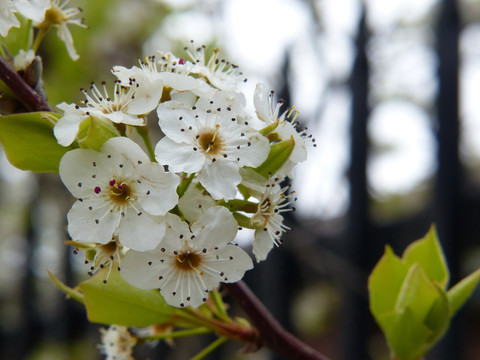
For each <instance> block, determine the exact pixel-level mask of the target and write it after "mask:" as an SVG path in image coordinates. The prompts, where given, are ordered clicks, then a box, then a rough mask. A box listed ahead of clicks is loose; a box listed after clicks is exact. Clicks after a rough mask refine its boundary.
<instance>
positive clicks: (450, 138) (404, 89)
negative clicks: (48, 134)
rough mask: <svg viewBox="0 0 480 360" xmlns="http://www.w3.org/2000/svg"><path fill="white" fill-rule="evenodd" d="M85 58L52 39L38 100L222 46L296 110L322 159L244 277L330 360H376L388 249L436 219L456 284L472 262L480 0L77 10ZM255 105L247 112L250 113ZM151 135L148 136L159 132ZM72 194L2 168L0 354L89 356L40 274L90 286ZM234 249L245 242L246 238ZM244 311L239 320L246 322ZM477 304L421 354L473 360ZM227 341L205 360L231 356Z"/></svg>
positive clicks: (234, 0)
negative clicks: (70, 242) (276, 242)
mask: <svg viewBox="0 0 480 360" xmlns="http://www.w3.org/2000/svg"><path fill="white" fill-rule="evenodd" d="M69 5H70V6H80V7H82V8H83V10H84V17H85V23H86V24H87V25H88V26H89V29H88V30H84V29H76V28H73V29H72V33H73V38H74V42H75V46H76V48H77V51H78V53H79V54H80V60H78V61H77V62H72V61H71V60H70V58H69V57H68V55H67V53H66V51H65V48H64V44H63V43H61V42H60V41H59V40H58V39H57V37H55V36H53V34H49V36H48V37H47V39H46V42H45V43H43V44H42V48H41V55H42V56H43V62H44V73H45V76H44V82H45V88H46V91H47V94H48V96H49V103H50V104H51V105H56V104H58V103H60V102H62V101H66V102H67V103H72V102H78V101H79V100H80V99H81V98H82V94H81V92H80V91H79V89H80V88H81V87H88V86H89V84H90V82H91V81H96V82H99V81H101V80H106V81H107V82H108V81H113V79H114V78H113V76H112V75H111V74H110V69H111V67H112V66H114V65H124V66H126V67H131V66H133V65H137V64H138V58H140V57H143V56H146V55H152V54H155V52H156V51H157V50H161V51H171V52H174V53H175V54H176V55H178V56H184V53H183V52H182V49H183V48H184V46H186V45H188V44H189V41H190V40H194V41H195V43H196V44H197V45H200V44H206V45H208V46H211V47H219V48H220V49H221V54H222V55H223V57H224V58H226V59H228V60H230V61H231V62H233V63H235V64H237V65H239V67H240V68H241V70H242V71H243V73H244V74H245V75H246V76H247V77H248V82H247V83H246V84H245V85H244V90H245V91H246V92H247V94H248V97H249V100H248V101H250V104H252V103H253V100H252V96H253V90H254V88H255V85H256V83H257V82H259V81H262V82H266V83H267V84H268V85H269V86H270V87H272V88H274V89H276V94H277V95H278V97H279V98H282V99H284V100H286V102H287V103H288V104H290V105H295V107H296V109H298V110H300V115H299V118H298V120H299V122H300V124H301V126H302V127H305V126H308V128H309V130H308V131H309V132H310V133H311V134H313V136H314V137H315V138H316V143H317V147H316V148H313V147H309V159H308V161H307V162H305V163H303V164H300V165H299V166H298V167H297V170H296V173H295V178H294V179H293V180H292V184H293V188H294V189H295V191H296V192H297V197H298V201H297V202H296V204H295V207H296V210H297V211H296V212H294V213H290V215H289V216H288V219H287V221H288V225H289V226H290V227H292V228H293V231H291V232H289V233H288V234H287V235H286V236H285V237H284V242H285V244H284V246H283V247H282V248H280V249H274V250H273V251H272V252H271V253H270V255H269V258H268V260H267V261H265V262H262V263H260V264H258V266H256V267H255V269H254V270H252V271H250V272H248V273H247V275H246V278H245V281H246V282H247V283H248V284H249V285H250V286H251V288H252V289H253V290H254V291H255V292H256V294H257V295H258V296H259V297H260V299H261V300H262V301H263V302H264V303H265V304H266V306H267V307H268V308H269V309H270V310H271V311H272V313H273V314H274V316H276V317H277V319H278V320H279V321H280V322H281V323H282V324H283V325H284V326H285V327H286V328H287V329H289V330H290V331H292V332H293V333H295V334H296V335H297V336H299V337H300V338H301V339H303V340H305V341H306V342H308V343H309V344H311V345H312V346H313V347H315V348H317V349H319V350H320V351H321V352H323V353H324V354H326V355H328V356H329V357H331V358H332V359H342V360H352V359H355V360H366V359H372V360H386V359H388V352H387V348H386V345H385V340H384V338H383V335H382V334H381V333H380V332H379V329H378V327H377V325H376V324H375V322H374V320H373V318H372V316H371V315H370V313H369V309H368V294H367V277H368V274H369V273H370V272H371V270H372V268H373V266H374V265H375V263H376V262H377V261H378V260H379V259H380V257H381V255H382V254H383V251H384V247H385V245H386V244H390V245H391V246H392V247H393V248H394V250H395V252H396V253H397V254H401V252H403V250H404V249H405V247H406V246H407V245H408V244H409V243H410V242H412V241H414V240H416V239H418V238H420V237H422V236H423V235H424V234H425V233H426V232H427V230H428V228H429V227H430V225H431V224H432V223H436V224H437V227H438V232H439V236H440V240H441V242H442V246H443V247H444V250H445V252H446V254H447V261H448V264H449V267H450V270H451V279H452V280H451V283H456V282H457V281H458V280H459V279H460V278H461V277H463V276H465V275H466V274H468V273H470V272H472V271H473V270H474V269H476V268H478V267H479V266H480V99H479V94H480V1H478V0H461V1H454V0H389V1H383V0H365V1H360V0H260V1H259V0H256V1H254V0H223V1H221V0H198V1H194V0H170V1H166V0H165V1H162V0H137V1H129V0H101V1H97V0H78V1H73V0H72V1H71V2H70V4H69ZM250 106H253V105H250ZM153 125H155V124H153ZM73 201H74V199H73V197H71V196H70V195H69V194H68V192H67V191H66V190H65V189H64V188H63V185H62V184H61V183H60V182H59V180H58V176H57V175H56V174H42V175H34V174H32V173H29V172H21V171H19V170H16V169H14V168H12V167H11V166H10V165H9V164H8V162H7V160H6V159H5V158H4V156H3V155H2V157H1V159H0V239H1V241H0V318H1V319H2V320H1V321H0V359H8V360H10V359H12V360H16V359H28V360H39V359H42V360H43V359H48V360H50V359H53V360H55V359H59V360H60V359H100V358H101V357H100V355H98V353H97V349H96V344H97V343H98V342H99V333H98V328H99V326H97V325H94V324H88V323H87V321H86V316H85V311H84V310H83V308H82V307H81V306H79V305H78V304H76V303H73V301H67V300H66V299H65V297H64V295H63V294H62V293H61V292H60V291H59V290H57V289H56V288H55V287H54V285H53V284H52V283H51V282H50V280H49V278H48V276H47V270H49V271H51V272H52V273H54V274H55V275H57V276H58V277H60V278H61V279H62V280H63V281H65V282H66V283H67V284H69V285H71V286H73V285H75V284H77V283H78V282H79V281H81V280H82V279H85V278H86V272H87V269H86V268H85V267H84V265H83V259H82V258H81V256H74V255H72V249H71V248H68V247H67V246H65V245H64V241H65V240H66V239H67V234H66V212H67V211H68V209H69V208H70V206H71V204H72V203H73ZM239 240H240V241H241V242H242V243H248V242H249V241H251V234H249V233H247V232H244V233H242V237H241V238H240V239H239ZM239 314H241V313H239ZM211 340H212V339H211V338H209V337H199V338H196V339H192V340H189V339H186V340H179V341H176V346H175V347H174V348H170V347H169V346H167V345H166V344H164V343H159V344H157V345H155V346H143V347H141V348H139V349H137V353H136V355H137V357H136V358H138V359H152V360H154V359H169V360H170V359H172V360H174V359H187V358H188V357H189V356H192V355H194V354H195V353H196V352H198V351H200V350H201V349H202V346H205V345H207V344H208V343H209V342H210V341H211ZM479 340H480V293H479V291H478V289H477V292H476V293H475V295H474V297H473V298H472V299H471V300H470V301H469V302H468V303H467V305H466V306H465V307H464V308H463V309H462V310H461V311H460V313H459V314H458V315H457V316H456V317H455V320H454V321H453V323H452V326H451V328H450V331H449V333H448V335H447V336H446V337H445V338H444V339H443V340H442V341H441V342H440V343H439V345H438V346H437V347H436V348H435V349H434V350H433V351H432V352H431V353H430V354H429V355H428V356H427V357H426V359H427V360H447V359H448V360H452V359H458V360H463V359H465V360H475V359H477V360H478V359H480V355H479V354H480V341H479ZM240 350H241V349H240V346H239V345H238V344H234V343H228V344H227V345H226V346H223V347H222V348H220V349H219V350H217V351H216V352H215V353H214V354H212V355H211V356H210V357H209V358H208V359H212V360H213V359H246V360H271V359H272V360H273V359H282V357H280V356H278V355H275V354H271V353H270V352H269V351H267V350H261V351H259V352H257V353H254V354H247V355H239V351H240Z"/></svg>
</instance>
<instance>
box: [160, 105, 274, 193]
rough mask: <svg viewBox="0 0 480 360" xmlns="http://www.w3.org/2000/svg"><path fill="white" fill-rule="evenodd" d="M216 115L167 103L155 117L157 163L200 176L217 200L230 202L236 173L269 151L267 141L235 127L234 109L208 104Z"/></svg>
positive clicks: (236, 181)
mask: <svg viewBox="0 0 480 360" xmlns="http://www.w3.org/2000/svg"><path fill="white" fill-rule="evenodd" d="M212 106H214V107H215V109H217V108H218V109H220V110H218V111H217V110H216V111H215V112H208V111H204V110H201V109H197V107H196V106H193V107H192V108H191V109H190V108H186V107H185V106H183V105H182V104H179V103H177V102H174V101H169V102H168V103H165V104H160V105H159V107H158V109H157V113H158V117H159V124H160V127H161V129H162V131H163V132H164V133H165V135H166V136H165V137H164V138H163V139H161V140H160V141H159V143H158V144H157V146H156V148H155V157H156V159H157V161H158V162H159V163H160V164H166V165H168V166H169V168H170V170H171V171H174V172H187V173H190V174H191V173H198V180H199V181H200V183H201V184H202V185H203V186H204V187H205V188H206V189H207V191H208V192H209V193H210V194H211V195H212V197H213V198H214V199H216V200H219V199H233V198H234V197H235V195H236V193H237V189H236V186H237V185H238V184H239V183H240V181H241V179H242V178H241V176H240V174H239V168H241V167H244V166H252V167H257V166H259V165H260V164H262V163H263V161H264V160H265V159H266V158H267V156H268V153H269V151H270V146H269V144H268V141H267V139H266V138H265V137H263V136H261V135H260V134H259V133H257V132H253V131H252V129H251V128H250V127H248V126H245V125H240V124H238V123H237V119H236V117H235V115H236V114H234V113H233V111H232V109H229V107H228V106H227V107H224V106H223V104H215V103H214V104H212Z"/></svg>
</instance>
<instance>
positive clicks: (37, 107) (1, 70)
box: [0, 57, 54, 112]
mask: <svg viewBox="0 0 480 360" xmlns="http://www.w3.org/2000/svg"><path fill="white" fill-rule="evenodd" d="M0 80H2V81H3V82H4V83H5V84H6V85H7V86H8V87H9V88H10V90H12V91H13V93H14V94H15V95H16V96H17V97H18V98H19V99H20V101H21V102H22V103H23V104H24V105H25V106H26V107H27V109H29V110H30V111H51V112H53V111H54V110H53V109H52V108H51V107H50V105H48V104H47V102H46V101H45V100H43V98H42V97H41V96H40V95H39V94H38V93H37V92H36V91H35V90H33V89H32V88H31V87H30V86H28V84H27V83H26V82H25V81H24V80H23V79H22V78H21V77H20V75H18V74H17V73H16V72H15V71H14V70H13V69H12V68H11V67H10V65H9V64H8V63H7V62H6V61H5V59H3V58H2V57H0Z"/></svg>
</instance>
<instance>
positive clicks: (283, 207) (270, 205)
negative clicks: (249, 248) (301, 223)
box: [251, 178, 294, 262]
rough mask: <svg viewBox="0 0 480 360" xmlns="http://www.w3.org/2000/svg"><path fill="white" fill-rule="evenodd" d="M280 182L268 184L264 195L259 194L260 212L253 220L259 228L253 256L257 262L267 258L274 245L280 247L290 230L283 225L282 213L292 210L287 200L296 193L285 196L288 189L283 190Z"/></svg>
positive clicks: (275, 181) (254, 242) (256, 233)
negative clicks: (283, 236) (282, 239)
mask: <svg viewBox="0 0 480 360" xmlns="http://www.w3.org/2000/svg"><path fill="white" fill-rule="evenodd" d="M278 180H279V179H278V178H277V179H274V181H273V182H269V183H267V185H266V186H265V188H264V191H263V193H262V194H257V196H258V200H259V203H258V210H257V212H256V213H255V215H254V216H253V217H252V218H251V222H252V224H253V225H254V226H255V227H256V228H257V230H255V240H254V241H253V254H254V255H255V258H256V259H257V262H260V261H262V260H265V259H266V258H267V255H268V253H269V252H270V250H271V249H272V248H273V245H277V246H280V244H281V243H282V241H281V239H280V238H281V237H282V234H283V233H284V232H285V231H287V230H290V228H289V227H288V226H286V225H284V224H283V216H282V215H281V213H283V212H287V211H291V210H292V209H291V208H288V206H289V205H290V202H289V201H287V199H288V198H289V197H290V196H291V195H293V194H294V193H290V194H289V195H288V196H285V195H284V193H285V191H286V190H287V189H288V187H285V188H283V189H282V188H281V187H280V185H278V183H277V182H278Z"/></svg>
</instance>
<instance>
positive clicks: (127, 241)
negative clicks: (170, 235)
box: [59, 137, 180, 251]
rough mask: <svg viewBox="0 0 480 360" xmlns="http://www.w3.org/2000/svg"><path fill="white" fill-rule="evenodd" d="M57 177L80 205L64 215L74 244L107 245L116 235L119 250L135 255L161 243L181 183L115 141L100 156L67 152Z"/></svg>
mask: <svg viewBox="0 0 480 360" xmlns="http://www.w3.org/2000/svg"><path fill="white" fill-rule="evenodd" d="M59 173H60V178H61V179H62V181H63V183H64V184H65V186H66V187H67V188H68V190H69V191H70V192H71V193H72V195H73V196H75V197H76V198H77V199H78V200H77V201H76V202H75V203H74V204H73V206H72V208H71V209H70V211H69V212H68V215H67V218H68V232H69V233H70V236H71V237H72V239H73V240H75V241H78V242H81V243H90V242H93V243H100V244H107V243H108V242H110V241H111V240H112V236H113V235H117V236H118V241H119V242H120V244H121V245H123V246H126V247H128V248H132V249H135V250H138V251H145V250H151V249H154V248H155V247H156V246H157V245H158V244H159V243H160V241H161V239H162V237H163V234H164V233H165V222H164V217H163V216H164V215H165V213H166V212H167V211H168V210H170V209H172V208H173V207H174V206H175V205H176V204H177V202H178V195H177V193H176V188H177V186H178V184H179V182H180V179H179V177H178V176H177V175H175V174H172V173H167V172H165V171H164V169H163V167H162V166H161V165H159V164H157V163H153V162H151V161H150V160H149V158H148V156H147V155H146V154H145V153H144V152H143V150H142V149H141V148H140V146H139V145H137V144H136V143H135V142H133V141H132V140H130V139H128V138H125V137H114V138H111V139H109V140H107V141H106V142H105V144H104V145H103V146H102V148H101V149H100V151H94V150H91V149H75V150H72V151H69V152H67V153H66V154H65V155H64V156H63V158H62V159H61V161H60V166H59Z"/></svg>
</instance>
